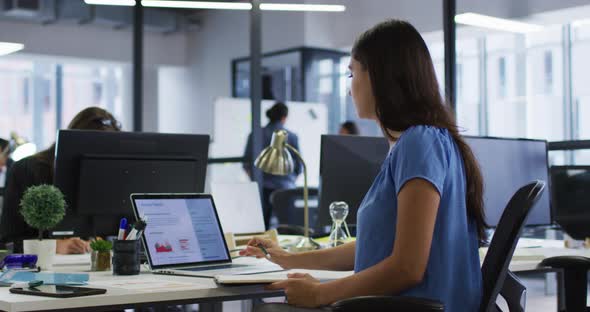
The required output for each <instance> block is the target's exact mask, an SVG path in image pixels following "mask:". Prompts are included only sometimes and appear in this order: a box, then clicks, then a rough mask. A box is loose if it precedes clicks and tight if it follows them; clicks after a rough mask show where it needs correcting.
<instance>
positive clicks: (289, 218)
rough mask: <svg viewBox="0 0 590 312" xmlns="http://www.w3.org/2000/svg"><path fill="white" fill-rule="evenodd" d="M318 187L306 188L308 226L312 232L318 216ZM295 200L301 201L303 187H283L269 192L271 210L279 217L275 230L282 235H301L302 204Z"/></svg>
mask: <svg viewBox="0 0 590 312" xmlns="http://www.w3.org/2000/svg"><path fill="white" fill-rule="evenodd" d="M317 199H318V189H317V188H309V189H308V202H309V226H310V228H311V229H310V233H311V234H313V227H314V225H315V224H316V221H317V218H318V205H317V202H318V201H317ZM297 201H301V203H303V188H294V189H285V190H278V191H274V192H272V194H270V204H271V205H272V211H273V213H274V214H275V215H276V217H277V219H279V226H278V227H277V232H279V234H283V235H303V234H304V232H305V231H304V228H303V204H301V205H296V202H297Z"/></svg>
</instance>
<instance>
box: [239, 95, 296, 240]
mask: <svg viewBox="0 0 590 312" xmlns="http://www.w3.org/2000/svg"><path fill="white" fill-rule="evenodd" d="M288 116H289V108H288V107H287V105H285V103H281V102H277V103H276V104H275V105H273V106H272V107H271V108H270V109H268V110H267V111H266V117H268V119H269V120H270V121H269V123H268V124H267V125H266V127H264V128H263V129H262V148H265V147H267V146H268V145H270V140H271V138H272V134H273V133H274V132H275V131H276V130H286V131H287V133H288V134H289V136H288V137H287V143H288V144H289V145H291V146H293V147H294V148H295V149H296V150H299V138H298V137H297V135H296V134H295V133H293V132H291V131H289V130H287V129H285V122H286V121H287V117H288ZM251 151H252V134H250V135H249V136H248V142H247V143H246V150H245V152H244V159H245V161H244V170H245V171H246V173H247V174H248V176H250V179H252V170H258V169H253V168H254V160H255V159H252V152H251ZM289 153H291V151H289ZM291 156H292V157H293V161H294V165H295V172H294V173H293V174H290V175H286V176H278V175H272V174H267V173H263V180H262V181H263V183H262V210H263V211H262V212H263V215H264V225H265V226H266V229H268V228H269V225H270V218H271V216H272V205H271V203H270V194H272V192H274V191H276V190H283V189H290V188H294V187H295V180H296V179H297V176H299V175H300V174H301V171H302V170H303V166H302V164H301V162H300V161H299V158H297V156H295V155H294V154H293V153H291Z"/></svg>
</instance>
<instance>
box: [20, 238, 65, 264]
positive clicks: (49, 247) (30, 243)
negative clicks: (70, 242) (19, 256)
mask: <svg viewBox="0 0 590 312" xmlns="http://www.w3.org/2000/svg"><path fill="white" fill-rule="evenodd" d="M56 247H57V242H56V240H55V239H43V240H38V239H27V240H24V241H23V252H24V253H25V254H32V255H37V266H38V267H40V268H41V270H44V271H46V270H52V269H53V263H54V261H55V249H56Z"/></svg>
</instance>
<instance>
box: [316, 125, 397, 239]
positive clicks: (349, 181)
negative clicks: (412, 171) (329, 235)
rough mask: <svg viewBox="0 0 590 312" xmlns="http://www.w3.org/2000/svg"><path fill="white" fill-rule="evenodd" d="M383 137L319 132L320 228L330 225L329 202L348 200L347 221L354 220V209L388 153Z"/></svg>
mask: <svg viewBox="0 0 590 312" xmlns="http://www.w3.org/2000/svg"><path fill="white" fill-rule="evenodd" d="M388 151H389V143H388V142H387V140H386V139H385V138H383V137H363V136H342V135H322V139H321V155H320V185H319V197H320V198H319V201H320V204H319V209H318V224H316V225H315V227H316V228H317V229H318V230H320V232H326V227H327V228H328V230H329V227H330V226H331V225H332V219H331V217H330V204H331V203H332V202H334V201H344V202H346V203H347V204H348V209H349V211H348V217H346V223H348V224H356V213H357V210H358V208H359V206H360V204H361V202H362V200H363V198H364V196H365V194H366V193H367V191H368V190H369V188H370V187H371V185H372V184H373V180H374V179H375V177H376V176H377V174H378V173H379V170H380V169H381V165H382V163H383V161H384V160H385V158H386V157H387V152H388Z"/></svg>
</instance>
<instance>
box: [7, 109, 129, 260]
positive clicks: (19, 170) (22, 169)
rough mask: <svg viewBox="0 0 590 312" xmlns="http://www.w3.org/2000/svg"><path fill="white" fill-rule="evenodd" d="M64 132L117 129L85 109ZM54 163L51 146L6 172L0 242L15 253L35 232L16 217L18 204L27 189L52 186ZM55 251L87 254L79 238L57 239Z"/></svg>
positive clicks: (109, 118)
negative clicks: (37, 186)
mask: <svg viewBox="0 0 590 312" xmlns="http://www.w3.org/2000/svg"><path fill="white" fill-rule="evenodd" d="M68 129H78V130H98V131H120V130H121V125H120V124H119V122H118V121H117V120H116V119H115V117H113V115H111V113H109V112H108V111H106V110H104V109H102V108H99V107H89V108H86V109H84V110H82V111H80V112H79V113H78V114H77V115H76V116H74V118H73V119H72V121H71V122H70V124H69V125H68ZM54 162H55V143H53V144H52V145H51V146H50V147H49V148H47V149H46V150H43V151H41V152H39V153H37V154H35V155H32V156H30V157H27V158H23V159H21V160H20V161H17V162H16V163H14V165H13V166H12V169H11V170H10V173H9V176H8V178H7V180H6V194H5V196H4V207H3V210H2V217H1V220H0V240H1V241H2V243H4V244H9V243H12V244H13V251H14V252H16V253H22V248H23V246H22V243H23V240H24V239H30V238H34V237H37V230H35V229H33V228H31V227H30V226H28V225H27V224H26V223H25V220H24V218H23V216H22V215H21V214H20V213H19V210H20V208H19V203H20V200H21V198H22V196H23V194H24V192H25V191H26V190H27V189H28V188H29V187H31V186H34V185H41V184H53V173H54ZM56 251H57V253H59V254H77V253H84V252H87V251H90V246H89V245H88V242H86V241H83V240H81V239H79V238H69V239H59V240H57V246H56Z"/></svg>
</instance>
